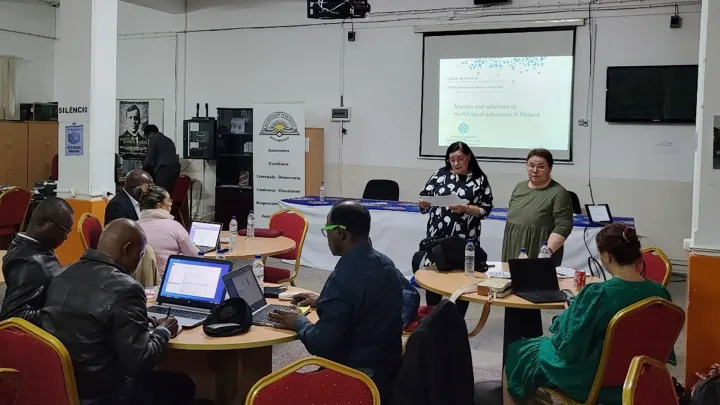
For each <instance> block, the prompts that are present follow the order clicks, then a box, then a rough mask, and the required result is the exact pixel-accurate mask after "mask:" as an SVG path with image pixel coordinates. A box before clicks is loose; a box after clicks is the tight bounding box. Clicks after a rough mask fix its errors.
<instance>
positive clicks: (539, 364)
mask: <svg viewBox="0 0 720 405" xmlns="http://www.w3.org/2000/svg"><path fill="white" fill-rule="evenodd" d="M595 240H596V242H597V247H598V252H599V253H600V260H601V261H602V264H603V267H604V268H605V269H607V271H608V272H609V273H610V274H612V276H613V278H611V279H610V280H608V281H605V282H603V283H593V284H588V285H586V286H585V288H583V289H582V291H580V294H578V296H577V297H576V299H575V301H574V302H573V303H572V305H570V307H569V308H568V309H567V310H565V312H563V314H562V315H560V316H558V317H557V318H555V320H554V321H553V323H552V326H551V327H550V332H552V336H551V337H538V338H532V339H522V340H519V341H517V342H513V343H511V344H510V347H509V348H508V353H507V358H506V364H505V382H504V384H503V386H504V387H505V389H506V392H505V394H504V398H503V404H504V405H512V404H516V403H518V402H522V401H523V400H525V399H527V398H528V397H529V396H530V395H532V394H533V393H534V392H535V391H536V390H537V388H539V387H544V388H557V389H559V390H560V391H562V392H563V393H564V394H565V395H567V396H569V397H570V398H572V399H573V400H575V401H577V402H580V403H584V402H585V401H586V400H587V397H588V395H589V394H590V388H591V387H592V383H593V380H594V378H595V373H596V372H597V368H598V365H599V364H600V356H601V355H602V348H603V342H604V341H605V334H606V332H607V328H608V325H609V324H610V320H611V319H612V318H613V317H614V316H615V314H617V313H618V312H620V311H621V310H623V309H624V308H626V307H628V306H630V305H632V304H635V303H637V302H639V301H642V300H643V299H645V298H649V297H661V298H664V299H666V300H670V294H669V293H668V291H667V290H666V289H665V288H664V287H663V286H661V285H660V284H657V283H655V282H652V281H649V280H646V279H645V278H644V277H642V276H641V275H640V274H639V273H638V272H637V271H636V270H635V268H636V265H637V263H638V262H639V261H640V260H642V253H641V252H640V240H639V239H638V236H637V234H636V233H635V229H633V228H630V227H627V226H625V225H623V224H611V225H608V226H606V227H605V228H603V229H602V230H601V231H600V232H599V233H598V234H597V236H596V238H595ZM516 401H517V402H516ZM597 403H600V404H605V405H621V404H622V386H617V387H603V388H601V389H600V393H599V396H598V399H597Z"/></svg>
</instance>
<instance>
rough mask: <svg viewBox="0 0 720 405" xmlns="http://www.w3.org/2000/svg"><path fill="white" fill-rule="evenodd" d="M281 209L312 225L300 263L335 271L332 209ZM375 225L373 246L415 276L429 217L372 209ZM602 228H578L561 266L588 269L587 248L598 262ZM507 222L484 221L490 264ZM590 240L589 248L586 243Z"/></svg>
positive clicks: (299, 206)
mask: <svg viewBox="0 0 720 405" xmlns="http://www.w3.org/2000/svg"><path fill="white" fill-rule="evenodd" d="M280 207H281V208H282V209H286V208H292V209H294V210H296V211H299V212H300V213H302V214H303V215H305V217H306V218H307V220H308V222H309V226H308V233H307V237H306V238H305V245H304V246H303V250H302V256H301V260H300V264H302V265H303V266H308V267H313V268H317V269H324V270H332V269H333V268H334V267H335V264H336V263H337V261H338V258H337V257H333V256H332V254H331V253H330V248H329V247H328V243H327V238H326V237H325V236H323V235H322V232H321V230H322V227H324V226H325V224H326V221H327V215H328V212H330V206H308V205H302V204H293V203H291V202H288V201H281V202H280ZM370 215H372V223H371V227H370V238H371V239H372V242H373V247H374V248H375V249H376V250H377V251H379V252H381V253H383V254H385V255H387V256H388V257H390V259H392V260H393V262H395V266H397V268H398V269H399V270H400V271H401V272H402V273H403V274H404V275H405V276H407V277H410V276H412V266H411V262H412V256H413V254H415V252H417V251H418V244H419V242H420V241H421V240H423V239H424V238H425V232H426V229H427V220H428V216H427V215H423V214H420V213H418V212H404V211H383V210H370ZM600 229H601V228H599V227H589V228H586V227H575V228H573V231H572V233H571V234H570V236H569V237H568V239H567V240H566V241H565V253H564V255H563V263H562V265H563V266H565V267H569V268H573V269H583V270H588V263H587V261H588V257H589V254H588V248H589V250H590V252H591V253H592V255H593V256H594V257H595V258H596V259H598V260H599V257H598V252H597V245H596V244H595V235H597V233H598V232H599V231H600ZM504 231H505V221H503V220H497V219H486V220H483V221H482V232H481V236H480V246H481V247H482V248H483V249H484V250H485V252H486V253H487V255H488V261H495V262H497V261H500V255H501V253H502V240H503V232H504ZM583 237H585V239H586V240H587V247H586V246H585V242H584V241H583Z"/></svg>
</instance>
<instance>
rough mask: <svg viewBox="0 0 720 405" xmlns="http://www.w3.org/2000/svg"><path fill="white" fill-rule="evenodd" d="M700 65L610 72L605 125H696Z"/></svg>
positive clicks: (617, 68)
mask: <svg viewBox="0 0 720 405" xmlns="http://www.w3.org/2000/svg"><path fill="white" fill-rule="evenodd" d="M697 82H698V66H697V65H675V66H611V67H608V68H607V84H606V89H605V121H608V122H637V123H641V122H657V123H688V124H690V123H695V115H696V110H697V88H698V83H697Z"/></svg>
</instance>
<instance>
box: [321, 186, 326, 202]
mask: <svg viewBox="0 0 720 405" xmlns="http://www.w3.org/2000/svg"><path fill="white" fill-rule="evenodd" d="M320 201H325V182H322V183H320Z"/></svg>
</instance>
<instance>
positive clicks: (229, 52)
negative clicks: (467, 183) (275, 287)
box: [118, 0, 699, 260]
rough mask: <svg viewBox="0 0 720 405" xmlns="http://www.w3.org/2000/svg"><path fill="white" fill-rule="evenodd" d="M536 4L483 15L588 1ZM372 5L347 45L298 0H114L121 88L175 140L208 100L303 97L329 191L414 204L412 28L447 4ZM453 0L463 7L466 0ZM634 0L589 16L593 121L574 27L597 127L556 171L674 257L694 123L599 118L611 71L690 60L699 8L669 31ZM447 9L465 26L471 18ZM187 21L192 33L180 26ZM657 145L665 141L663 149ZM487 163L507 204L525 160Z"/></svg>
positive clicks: (416, 69)
mask: <svg viewBox="0 0 720 405" xmlns="http://www.w3.org/2000/svg"><path fill="white" fill-rule="evenodd" d="M536 2H537V1H536V0H533V1H531V0H519V1H515V2H514V6H513V7H515V6H517V7H516V8H515V9H513V8H510V10H511V11H509V12H503V13H505V14H504V15H499V16H494V17H493V16H491V14H493V12H488V11H486V12H485V15H486V17H484V18H483V19H482V20H480V21H482V22H487V21H507V20H518V19H522V20H547V19H551V18H570V17H574V18H582V17H586V16H587V5H586V4H585V5H583V4H580V5H578V6H558V5H557V4H558V3H557V2H549V1H541V3H542V5H541V6H537V7H535V6H534V7H533V9H532V10H530V9H526V8H525V6H527V5H529V4H530V3H533V4H535V3H536ZM191 3H192V2H191ZM371 3H372V6H373V10H374V11H393V12H394V13H393V14H391V15H383V14H381V13H378V14H375V15H374V17H373V18H372V19H370V20H369V21H357V22H355V23H354V29H355V31H357V33H358V35H357V41H356V42H353V43H349V42H347V41H345V40H344V38H345V34H344V32H343V29H344V31H347V30H348V29H349V28H350V27H349V26H350V23H346V24H345V25H344V27H341V25H340V24H339V23H335V22H332V21H323V22H317V21H311V20H307V19H306V18H305V9H304V5H303V4H302V3H301V2H293V3H285V2H278V1H274V0H273V1H270V0H268V1H263V2H255V1H249V2H248V3H247V5H246V6H245V7H244V8H238V7H237V6H221V7H216V8H210V9H202V10H200V11H195V12H191V13H189V14H188V15H187V21H185V17H184V16H174V15H169V14H162V13H160V14H158V15H155V14H153V13H157V12H155V11H152V10H148V9H145V8H141V7H136V6H131V5H127V4H122V6H121V8H120V27H121V28H120V31H121V32H122V33H123V34H122V35H121V36H120V40H121V42H120V44H119V45H118V97H128V98H136V97H153V98H165V99H166V104H165V106H166V111H165V132H166V133H167V134H169V135H171V134H173V132H175V131H174V129H175V128H177V129H178V131H177V132H176V135H177V136H178V137H179V139H182V133H181V126H180V125H179V124H181V122H182V119H183V118H184V117H191V116H193V115H194V112H195V103H198V102H199V103H201V104H202V103H205V102H207V103H209V104H210V109H211V112H214V109H215V108H216V107H249V106H251V105H252V102H253V101H283V100H287V101H294V100H304V101H306V103H307V125H308V126H320V127H324V128H325V179H326V184H327V187H328V193H330V194H335V195H340V194H342V195H344V196H359V195H361V194H362V190H363V187H364V184H365V183H366V182H367V180H369V179H372V178H390V179H394V180H397V181H398V182H399V183H400V185H401V198H402V199H407V200H412V199H414V198H416V196H417V192H418V190H419V189H420V188H421V187H422V185H423V184H424V182H425V180H426V179H427V177H428V176H429V174H430V173H431V171H432V170H433V169H435V168H437V167H438V166H439V165H440V162H438V161H436V160H422V159H418V158H417V155H418V145H419V128H420V99H421V97H420V95H421V82H422V80H421V78H422V70H421V65H422V37H421V35H419V34H415V33H414V32H413V26H414V25H418V24H440V23H446V22H447V21H446V19H447V17H448V15H450V13H449V12H448V11H446V10H441V11H438V12H433V11H427V12H426V11H417V10H422V9H429V8H436V7H437V4H436V3H435V2H432V1H430V0H404V1H397V0H374V1H372V2H371ZM450 3H452V4H449V6H453V5H454V6H458V7H460V6H464V4H465V0H452V1H451V2H450ZM461 3H462V4H461ZM563 4H565V3H563ZM603 4H605V5H606V6H607V7H612V5H613V4H614V3H613V2H611V1H610V2H603ZM618 4H619V3H618ZM633 4H634V3H632V2H623V5H624V7H625V10H624V11H618V10H614V11H598V12H596V13H593V16H594V17H596V22H597V32H596V33H595V35H594V38H595V39H596V52H595V60H596V67H595V70H596V74H595V78H594V81H593V83H592V84H593V88H594V92H593V94H594V96H593V97H592V111H591V112H590V114H589V116H588V115H587V114H586V109H587V106H588V92H589V71H590V65H589V57H590V52H589V45H588V43H589V32H590V29H589V27H588V26H585V27H580V28H579V29H578V32H577V39H576V68H575V93H574V121H577V120H578V119H581V118H588V119H590V120H591V123H592V125H591V128H586V127H575V128H574V133H573V139H574V149H573V157H574V164H573V165H564V166H557V167H556V168H555V171H554V176H555V178H556V179H557V180H558V181H560V182H561V183H563V184H564V185H565V186H566V187H567V188H568V189H570V190H573V191H575V192H577V193H578V194H579V196H580V199H581V201H583V202H589V201H590V189H589V188H588V187H587V183H588V177H589V178H590V179H591V184H592V190H593V195H594V198H595V201H596V202H597V203H609V204H610V205H611V207H612V211H613V213H614V215H617V216H633V217H635V218H636V221H637V225H638V228H639V230H640V233H641V234H643V235H646V236H647V240H645V241H644V244H645V245H646V246H650V245H655V246H659V247H661V248H662V249H663V250H665V251H666V252H667V253H668V254H669V255H670V256H671V258H673V259H676V260H685V257H686V256H685V253H684V251H683V249H682V242H683V239H684V238H686V237H687V236H688V235H689V231H690V218H691V201H692V191H691V189H692V167H693V152H694V127H693V126H639V125H610V124H608V123H606V122H605V121H604V104H605V99H604V89H605V70H606V67H607V66H612V65H643V64H695V63H697V59H698V33H699V14H698V7H697V5H696V4H693V5H689V6H683V7H681V11H682V14H683V17H684V21H683V28H682V29H670V27H669V19H670V17H669V16H670V14H672V13H673V11H674V3H667V4H665V6H664V7H655V6H660V5H663V3H662V2H661V1H657V0H650V1H644V2H643V3H642V7H641V8H637V9H635V8H633ZM638 4H640V3H638ZM697 4H699V2H697ZM191 5H192V4H191ZM445 5H446V4H444V6H445ZM608 5H609V6H608ZM405 10H416V11H414V12H410V11H405ZM533 10H534V11H533ZM453 12H454V13H455V14H454V15H455V16H456V18H459V17H461V16H462V18H463V19H465V20H466V21H471V20H472V18H471V17H473V16H474V15H476V13H477V11H466V10H464V9H457V10H454V11H453ZM531 12H535V13H542V14H535V15H533V14H530V13H531ZM507 13H510V14H518V15H515V16H513V15H508V14H507ZM519 14H523V15H519ZM473 18H474V17H473ZM382 20H393V21H391V22H379V21H382ZM185 24H187V35H186V34H184V33H178V32H179V31H183V29H184V27H185ZM313 24H319V25H313ZM186 36H187V43H186V42H185V37H186ZM138 55H139V56H138ZM343 91H344V94H345V103H346V105H349V106H352V107H353V121H352V122H351V123H349V124H347V125H346V129H347V130H348V135H347V136H346V137H345V139H344V141H343V142H342V143H341V142H340V139H339V136H338V132H339V131H338V129H339V128H338V126H337V125H335V124H333V123H330V122H329V108H330V107H332V106H335V105H337V104H338V103H339V96H340V94H341V92H343ZM168 100H177V106H178V107H177V111H178V114H177V119H174V117H175V114H174V111H169V109H171V108H174V106H175V105H176V104H175V103H174V102H168ZM173 124H175V125H173ZM663 142H665V143H667V142H669V143H670V144H671V145H672V146H671V147H660V146H657V145H658V143H661V144H662V143H663ZM178 146H179V147H180V145H179V143H178ZM590 151H592V152H590ZM481 165H482V166H483V168H484V170H485V171H486V172H487V173H488V176H489V177H490V181H491V184H492V186H493V189H494V194H495V198H496V205H497V206H505V205H506V204H507V201H508V199H509V195H510V192H511V190H512V188H513V187H514V185H515V184H516V183H517V182H518V181H521V180H523V179H524V178H525V174H524V166H523V165H522V164H521V163H497V162H481ZM211 170H212V167H209V168H208V170H205V171H204V169H203V166H202V165H201V164H197V163H195V164H193V166H191V167H190V168H189V171H190V172H191V173H192V174H193V175H194V176H195V177H197V178H202V177H203V171H204V174H205V175H204V177H205V181H204V193H205V194H204V195H205V196H207V198H208V199H207V200H206V207H204V209H205V210H206V211H212V209H213V205H214V201H213V188H214V184H213V180H214V173H212V171H211Z"/></svg>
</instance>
